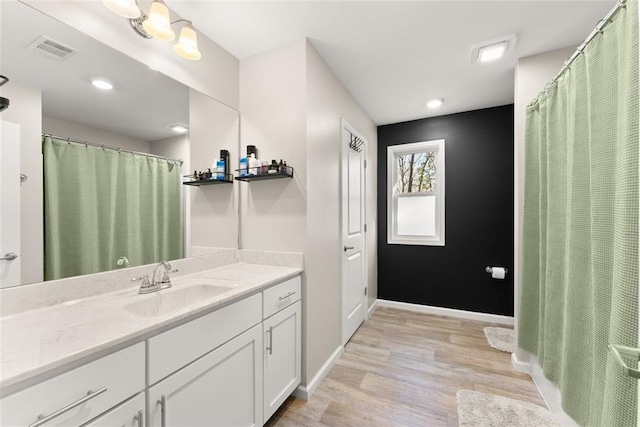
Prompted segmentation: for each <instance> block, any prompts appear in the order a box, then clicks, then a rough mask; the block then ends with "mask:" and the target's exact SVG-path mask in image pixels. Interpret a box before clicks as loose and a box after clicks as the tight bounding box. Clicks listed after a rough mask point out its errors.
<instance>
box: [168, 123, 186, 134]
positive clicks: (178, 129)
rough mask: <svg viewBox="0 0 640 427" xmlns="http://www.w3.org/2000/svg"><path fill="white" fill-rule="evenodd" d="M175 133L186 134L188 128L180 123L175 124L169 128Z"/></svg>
mask: <svg viewBox="0 0 640 427" xmlns="http://www.w3.org/2000/svg"><path fill="white" fill-rule="evenodd" d="M169 127H170V128H171V129H173V131H174V132H176V133H187V132H189V126H187V125H184V124H182V123H176V124H174V125H170V126H169Z"/></svg>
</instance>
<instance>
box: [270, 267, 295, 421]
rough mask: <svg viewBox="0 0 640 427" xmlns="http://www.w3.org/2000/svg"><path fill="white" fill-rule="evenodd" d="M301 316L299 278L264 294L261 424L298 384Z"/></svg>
mask: <svg viewBox="0 0 640 427" xmlns="http://www.w3.org/2000/svg"><path fill="white" fill-rule="evenodd" d="M301 314H302V310H301V302H300V277H295V278H293V279H291V280H289V281H286V282H284V283H282V284H280V285H277V286H274V287H273V288H271V289H267V290H266V291H265V292H264V315H265V317H266V318H265V319H264V321H263V323H262V326H263V332H264V342H265V344H264V355H263V361H264V422H265V423H266V422H267V421H268V420H269V418H271V416H272V415H273V414H274V413H275V412H276V411H277V410H278V408H279V407H280V405H282V404H283V403H284V401H285V400H287V398H288V397H289V396H290V395H291V393H293V391H294V390H295V389H296V387H298V385H299V384H300V372H301V361H302V356H301V349H302V344H301V340H302V335H301V317H302V316H301ZM267 316H268V317H267Z"/></svg>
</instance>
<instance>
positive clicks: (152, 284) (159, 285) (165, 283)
mask: <svg viewBox="0 0 640 427" xmlns="http://www.w3.org/2000/svg"><path fill="white" fill-rule="evenodd" d="M160 267H164V271H163V272H162V273H161V274H162V277H161V278H160V279H158V278H157V277H158V276H159V273H158V270H160ZM177 271H178V270H172V269H171V264H169V262H167V261H160V262H159V263H158V265H156V268H155V270H153V276H152V277H151V281H149V276H148V275H146V274H145V275H144V276H141V277H136V278H133V279H131V281H132V282H136V281H138V280H141V281H142V282H141V283H140V290H139V291H138V293H139V294H150V293H151V292H157V291H161V290H162V289H168V288H170V287H171V286H173V285H172V284H171V278H170V277H169V273H175V272H177Z"/></svg>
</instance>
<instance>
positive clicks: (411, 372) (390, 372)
mask: <svg viewBox="0 0 640 427" xmlns="http://www.w3.org/2000/svg"><path fill="white" fill-rule="evenodd" d="M485 326H494V325H491V324H488V323H483V322H476V321H470V320H462V319H456V318H451V317H441V316H433V315H427V314H421V313H413V312H408V311H403V310H396V309H391V308H377V309H376V311H375V312H374V313H373V315H372V316H371V318H370V319H369V320H367V321H366V322H365V323H364V324H363V325H362V326H361V327H360V329H358V331H357V332H356V333H355V335H354V336H353V337H352V338H351V341H349V343H348V344H347V345H346V347H345V351H344V354H343V355H342V357H341V358H340V360H338V362H336V364H335V365H334V366H333V368H332V369H331V371H330V372H329V373H328V374H327V376H326V377H325V379H324V380H323V381H322V383H321V384H320V386H319V387H318V389H317V390H316V392H315V394H314V395H313V397H312V398H311V399H310V400H309V401H308V402H305V401H303V400H300V399H296V398H293V397H291V398H289V400H287V401H286V402H285V404H284V405H283V406H282V407H281V408H280V410H279V411H278V412H277V413H276V414H275V415H274V416H273V417H272V418H271V419H270V420H269V422H268V423H267V426H268V427H289V426H331V427H351V426H353V427H356V426H357V427H360V426H367V427H371V426H420V427H425V426H434V427H437V426H450V427H454V426H458V417H457V403H456V392H457V391H458V390H460V389H467V390H476V391H481V392H485V393H492V394H496V395H500V396H505V397H509V398H513V399H520V400H524V401H528V402H532V403H535V404H538V405H541V406H544V402H543V401H542V399H541V397H540V395H539V394H538V391H537V390H536V387H535V385H534V384H533V382H532V381H531V378H530V377H529V376H528V375H524V374H519V373H517V372H515V371H514V370H513V369H512V366H511V359H510V357H511V355H510V354H509V353H503V352H501V351H498V350H494V349H492V348H491V347H490V346H489V344H488V343H487V340H486V339H485V337H484V333H483V331H482V329H483V328H484V327H485Z"/></svg>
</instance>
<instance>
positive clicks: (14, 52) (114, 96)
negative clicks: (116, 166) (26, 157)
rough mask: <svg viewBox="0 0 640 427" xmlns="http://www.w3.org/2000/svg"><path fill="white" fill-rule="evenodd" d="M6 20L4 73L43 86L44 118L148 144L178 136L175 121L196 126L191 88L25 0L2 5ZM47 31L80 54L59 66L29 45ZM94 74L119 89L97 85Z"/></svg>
mask: <svg viewBox="0 0 640 427" xmlns="http://www.w3.org/2000/svg"><path fill="white" fill-rule="evenodd" d="M1 18H2V25H1V27H0V40H2V46H1V47H2V49H1V62H0V64H1V67H0V74H3V75H6V76H7V77H9V78H10V79H11V81H14V82H20V83H23V84H26V85H28V86H31V87H35V88H39V89H41V91H42V110H43V115H45V116H51V117H54V118H58V119H62V120H66V121H69V122H73V123H79V124H82V125H85V126H90V127H94V128H98V129H104V130H108V131H111V132H115V133H119V134H122V135H126V136H129V137H133V138H138V139H141V140H144V141H155V140H159V139H163V138H167V137H171V136H175V135H176V133H175V132H174V131H173V130H171V129H170V128H169V125H171V124H175V123H184V124H188V123H189V89H188V88H187V87H186V86H184V85H182V84H180V83H178V82H176V81H175V80H173V79H171V78H169V77H166V76H165V75H164V74H162V73H159V72H157V71H152V70H150V69H149V67H147V66H146V65H144V64H142V63H140V62H138V61H136V60H134V59H132V58H130V57H128V56H126V55H124V54H122V53H120V52H118V51H116V50H114V49H112V48H110V47H108V46H107V45H105V44H103V43H101V42H98V41H97V40H95V39H93V38H91V37H89V36H87V35H86V34H84V33H82V32H80V31H77V30H75V29H73V28H71V27H69V26H67V25H65V24H62V23H61V22H59V21H57V20H55V19H53V18H50V17H49V16H47V15H45V14H43V13H41V12H38V11H36V10H34V9H32V8H31V7H29V6H26V5H24V4H21V3H19V2H2V14H1ZM25 23H28V25H25ZM42 35H44V36H47V37H50V38H52V39H54V40H56V41H58V42H61V43H63V44H66V45H69V46H71V47H73V48H76V49H78V50H80V53H79V54H77V55H75V56H73V57H70V58H69V59H67V60H66V61H64V62H60V63H58V62H56V61H55V60H52V59H49V58H47V57H44V56H41V55H38V54H36V53H33V52H29V51H27V50H26V49H25V48H26V47H27V46H29V45H30V44H31V43H32V42H33V41H35V40H36V39H37V38H38V37H40V36H42ZM94 77H102V78H106V79H107V80H110V81H111V82H113V83H114V85H115V88H114V89H113V90H112V91H100V90H98V89H96V88H94V87H93V86H92V85H91V83H90V80H91V79H92V78H94ZM8 84H11V82H9V83H8ZM14 101H15V100H14ZM61 136H64V135H61Z"/></svg>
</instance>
